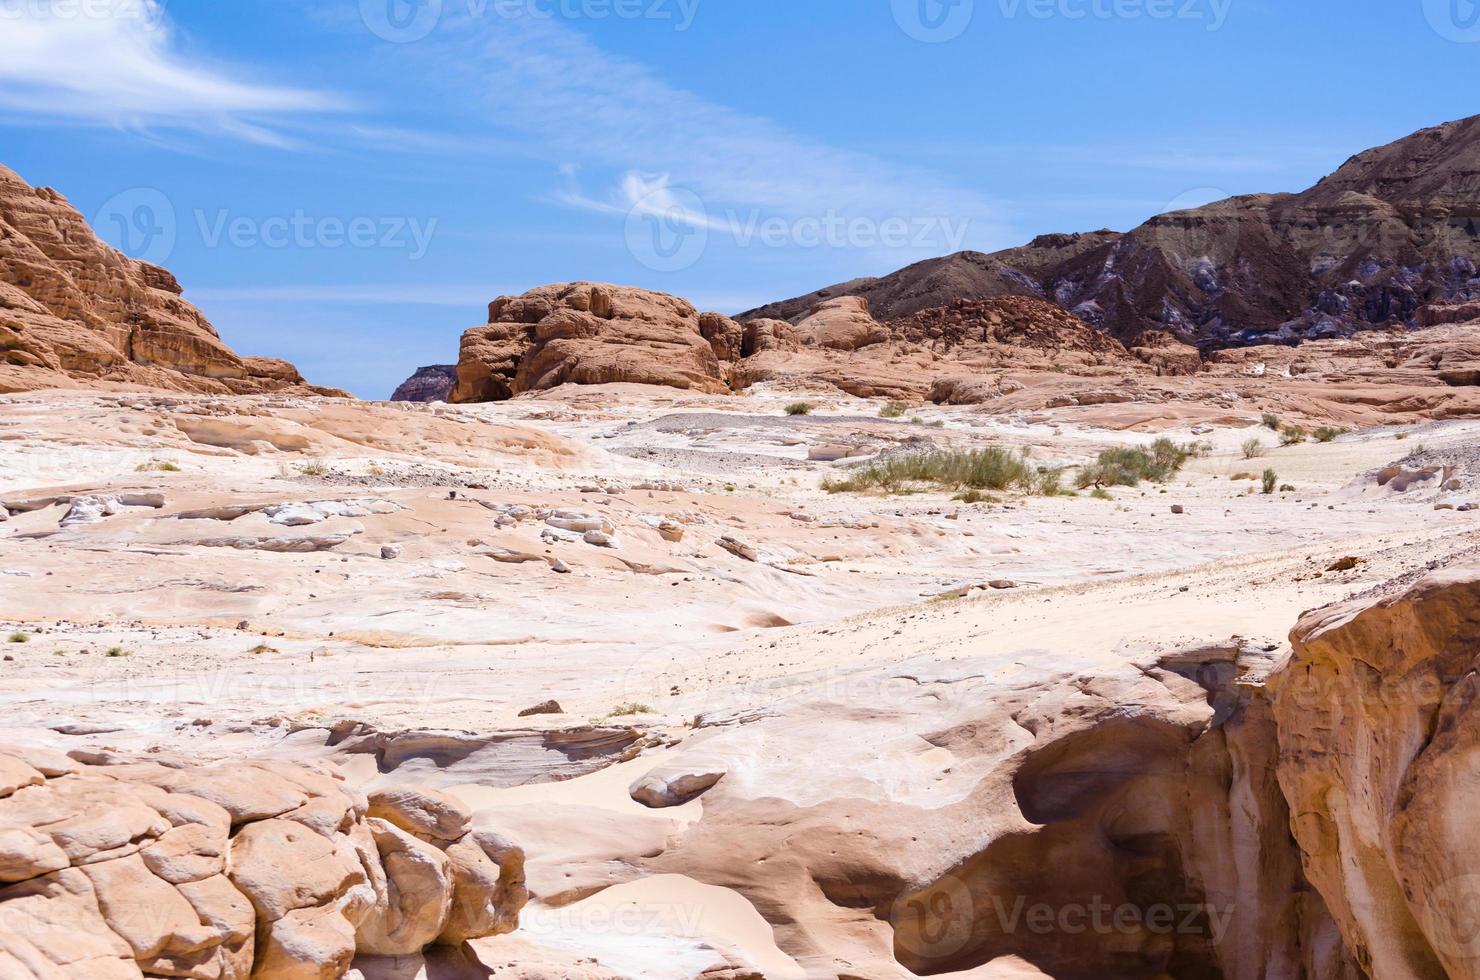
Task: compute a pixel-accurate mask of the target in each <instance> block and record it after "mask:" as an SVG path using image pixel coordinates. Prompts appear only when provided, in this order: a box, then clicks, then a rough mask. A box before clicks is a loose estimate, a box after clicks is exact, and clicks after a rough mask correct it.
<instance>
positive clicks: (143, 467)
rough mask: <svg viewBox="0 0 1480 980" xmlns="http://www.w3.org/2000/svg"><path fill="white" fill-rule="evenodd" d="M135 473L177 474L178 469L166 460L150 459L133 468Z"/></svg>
mask: <svg viewBox="0 0 1480 980" xmlns="http://www.w3.org/2000/svg"><path fill="white" fill-rule="evenodd" d="M134 472H135V473H178V472H180V467H178V466H176V465H175V464H174V463H171V462H168V461H166V460H160V459H152V460H150V461H149V462H147V463H140V464H139V465H138V466H135V467H134Z"/></svg>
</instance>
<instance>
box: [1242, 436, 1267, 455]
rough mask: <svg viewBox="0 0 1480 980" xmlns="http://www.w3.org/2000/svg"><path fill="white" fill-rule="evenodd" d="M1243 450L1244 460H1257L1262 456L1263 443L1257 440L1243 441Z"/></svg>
mask: <svg viewBox="0 0 1480 980" xmlns="http://www.w3.org/2000/svg"><path fill="white" fill-rule="evenodd" d="M1243 450H1244V459H1258V458H1259V457H1260V456H1263V455H1264V443H1262V442H1260V441H1259V440H1258V439H1245V440H1244V445H1243Z"/></svg>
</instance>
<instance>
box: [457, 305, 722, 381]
mask: <svg viewBox="0 0 1480 980" xmlns="http://www.w3.org/2000/svg"><path fill="white" fill-rule="evenodd" d="M742 344H743V331H742V330H741V328H740V326H739V325H738V324H736V323H734V322H733V321H731V320H729V319H728V318H725V317H720V316H719V315H718V314H704V316H702V317H701V316H700V314H699V312H698V311H697V310H695V309H694V307H693V306H691V305H690V304H689V303H688V302H686V301H685V300H682V299H679V298H678V297H677V296H669V295H667V294H666V293H655V292H650V291H648V290H645V289H636V288H633V287H630V286H613V285H607V284H604V283H589V282H578V283H556V284H553V285H549V286H541V287H539V288H538V289H532V290H530V291H529V292H527V293H525V294H524V295H522V296H501V297H499V298H498V299H496V300H494V301H493V302H492V303H490V304H489V307H488V325H487V326H483V327H474V328H473V329H472V330H469V331H467V332H466V333H465V334H463V338H462V351H461V354H460V356H459V358H458V364H457V384H456V386H455V387H454V388H453V390H452V396H451V400H452V401H454V402H488V401H502V400H504V399H507V398H512V397H514V396H515V395H518V394H521V393H523V392H526V391H540V390H543V389H546V388H554V387H557V386H559V385H562V384H607V383H611V382H623V381H625V382H635V383H638V384H654V385H666V386H668V387H672V388H684V389H691V390H695V391H708V392H721V391H725V390H727V387H728V386H727V385H726V382H725V377H726V372H725V370H724V369H722V367H721V358H722V357H725V358H733V357H735V356H738V354H739V352H740V348H741V346H742Z"/></svg>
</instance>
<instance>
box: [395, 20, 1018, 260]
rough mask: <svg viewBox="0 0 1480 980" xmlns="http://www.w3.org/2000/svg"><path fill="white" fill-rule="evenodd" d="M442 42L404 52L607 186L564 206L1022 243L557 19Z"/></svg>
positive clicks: (564, 193) (572, 190) (464, 24)
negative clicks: (925, 221)
mask: <svg viewBox="0 0 1480 980" xmlns="http://www.w3.org/2000/svg"><path fill="white" fill-rule="evenodd" d="M437 38H438V39H440V40H438V39H434V40H429V41H428V42H425V43H423V44H419V45H407V46H406V50H405V51H404V52H403V53H404V54H405V55H406V56H409V57H418V56H419V57H422V58H424V59H426V61H425V66H424V67H425V68H426V69H427V70H428V71H435V72H437V73H438V75H439V77H441V78H443V79H446V80H448V81H450V82H451V83H452V84H454V85H456V87H457V91H458V92H460V93H461V94H462V97H463V98H466V99H468V100H469V101H470V102H471V101H473V100H481V101H483V102H484V104H485V105H487V107H488V108H489V110H490V111H491V122H493V123H495V124H496V125H499V126H502V127H507V128H509V129H512V130H514V131H516V132H520V133H522V134H524V135H525V136H526V137H527V138H528V139H529V140H530V141H531V142H532V143H533V144H534V145H537V146H539V147H541V148H543V151H544V152H545V154H546V155H547V156H548V157H549V158H551V159H553V160H560V161H567V162H572V163H576V164H579V165H580V168H581V172H582V174H583V176H588V179H589V183H591V184H592V185H599V186H601V187H602V188H603V190H602V191H599V192H595V193H591V192H586V191H582V190H580V189H578V188H576V187H575V185H574V183H573V182H570V183H567V185H566V186H565V187H564V188H563V189H561V190H559V191H557V192H555V193H554V194H553V195H552V196H553V198H554V199H555V200H556V201H558V202H560V203H562V204H566V205H570V206H574V207H580V208H584V209H586V210H591V211H598V212H612V213H621V214H628V213H631V212H632V211H633V209H639V210H640V209H642V208H644V207H651V208H657V209H659V210H660V211H662V212H663V213H664V214H665V215H666V216H668V217H673V216H674V214H675V213H676V212H678V213H683V214H685V215H686V216H687V218H688V219H689V220H691V221H692V222H693V223H694V224H696V225H701V224H707V225H708V226H711V227H712V226H713V224H714V223H715V222H717V221H723V222H724V223H725V224H728V223H729V222H728V219H723V218H721V217H720V216H722V215H726V214H728V213H730V212H732V211H734V210H736V209H738V210H739V211H741V212H751V213H754V212H759V213H760V214H761V215H763V216H765V217H772V216H775V217H781V218H786V219H795V218H799V217H808V216H818V215H823V214H829V213H836V214H841V215H845V216H847V217H850V218H851V217H862V218H871V219H875V220H884V219H887V218H891V217H894V218H952V219H957V220H962V221H967V222H969V223H970V226H971V237H972V240H973V243H974V244H977V243H981V244H989V245H990V244H996V243H1002V244H1005V243H1006V241H1010V240H1011V238H1012V236H1011V235H1010V234H1008V233H1007V230H1006V229H1005V227H1004V225H1003V223H1002V219H1001V215H1000V212H999V211H998V208H997V207H996V205H995V204H994V202H992V201H989V200H987V199H985V198H983V197H982V196H981V195H979V194H977V193H975V192H973V191H970V190H967V189H963V188H962V187H960V186H959V185H956V184H954V183H953V182H951V181H948V180H944V179H941V178H940V177H937V176H936V175H934V174H932V173H930V172H928V171H925V170H922V169H919V168H915V167H911V166H907V165H902V164H896V163H893V162H891V161H888V160H885V159H882V158H880V157H877V156H875V155H872V154H869V153H864V152H860V151H857V150H853V149H848V148H843V147H837V146H832V145H829V144H827V143H825V142H822V141H819V140H817V139H815V138H813V137H810V136H808V135H805V134H802V133H798V132H795V131H792V130H790V129H788V128H786V127H784V126H781V125H778V124H777V123H775V122H773V121H771V120H768V119H766V118H763V117H759V116H755V115H751V114H747V113H744V112H741V111H738V110H735V109H732V108H730V107H728V106H725V105H721V104H718V103H716V102H713V101H710V100H708V99H706V98H704V97H702V96H699V95H697V94H695V93H693V92H690V91H687V90H685V89H682V88H679V87H677V86H676V85H673V84H670V83H668V82H666V81H664V80H663V79H661V78H660V77H658V75H657V74H656V73H655V72H653V71H652V70H651V69H649V68H647V67H646V66H644V65H641V64H638V63H636V62H633V61H631V60H628V59H626V58H622V57H619V56H616V55H613V54H610V53H608V52H606V51H604V50H602V49H601V48H599V47H597V46H596V45H595V44H593V43H592V42H591V41H589V40H588V39H587V38H586V37H585V36H584V35H583V34H582V33H580V32H579V31H577V30H576V29H574V28H572V27H570V26H568V25H565V24H562V23H559V22H558V21H554V20H548V19H541V18H512V19H509V18H496V17H485V18H478V17H473V16H460V15H458V14H455V13H453V12H451V11H449V12H448V13H445V14H444V23H443V26H442V28H441V29H440V30H439V32H438V35H437ZM695 198H697V201H698V204H697V205H696V203H695Z"/></svg>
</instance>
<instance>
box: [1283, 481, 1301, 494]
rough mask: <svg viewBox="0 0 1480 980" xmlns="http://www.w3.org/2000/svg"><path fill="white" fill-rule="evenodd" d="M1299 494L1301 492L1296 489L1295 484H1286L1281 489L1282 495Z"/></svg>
mask: <svg viewBox="0 0 1480 980" xmlns="http://www.w3.org/2000/svg"><path fill="white" fill-rule="evenodd" d="M1298 492H1299V491H1298V490H1296V489H1295V484H1293V483H1286V484H1285V485H1284V486H1282V487H1280V493H1298Z"/></svg>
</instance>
